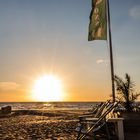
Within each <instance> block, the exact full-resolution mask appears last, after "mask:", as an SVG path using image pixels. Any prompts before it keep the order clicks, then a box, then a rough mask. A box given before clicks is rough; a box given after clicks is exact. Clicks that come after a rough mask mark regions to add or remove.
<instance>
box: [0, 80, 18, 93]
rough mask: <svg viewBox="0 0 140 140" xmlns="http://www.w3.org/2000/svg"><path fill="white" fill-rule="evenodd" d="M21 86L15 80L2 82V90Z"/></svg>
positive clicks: (0, 87) (0, 84)
mask: <svg viewBox="0 0 140 140" xmlns="http://www.w3.org/2000/svg"><path fill="white" fill-rule="evenodd" d="M18 87H19V84H17V83H15V82H0V90H4V91H9V90H15V89H17V88H18Z"/></svg>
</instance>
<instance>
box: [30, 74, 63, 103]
mask: <svg viewBox="0 0 140 140" xmlns="http://www.w3.org/2000/svg"><path fill="white" fill-rule="evenodd" d="M32 96H33V99H34V100H36V101H62V100H63V88H62V82H61V80H60V79H59V78H57V77H56V76H54V75H45V76H42V77H40V78H38V79H37V80H36V81H35V84H34V86H33V90H32Z"/></svg>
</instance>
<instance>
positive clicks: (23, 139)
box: [0, 110, 80, 140]
mask: <svg viewBox="0 0 140 140" xmlns="http://www.w3.org/2000/svg"><path fill="white" fill-rule="evenodd" d="M79 114H80V113H78V112H74V111H29V110H26V111H25V110H24V111H15V112H12V114H11V115H5V116H4V115H1V116H0V140H74V139H76V135H77V134H76V132H75V128H76V124H77V121H78V120H77V121H76V119H77V117H78V115H79Z"/></svg>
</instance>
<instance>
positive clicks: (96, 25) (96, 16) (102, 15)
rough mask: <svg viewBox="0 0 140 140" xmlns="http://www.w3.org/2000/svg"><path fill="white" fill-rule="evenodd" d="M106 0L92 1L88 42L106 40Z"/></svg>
mask: <svg viewBox="0 0 140 140" xmlns="http://www.w3.org/2000/svg"><path fill="white" fill-rule="evenodd" d="M106 14H107V12H106V0H92V10H91V13H90V24H89V35H88V41H92V40H107V15H106Z"/></svg>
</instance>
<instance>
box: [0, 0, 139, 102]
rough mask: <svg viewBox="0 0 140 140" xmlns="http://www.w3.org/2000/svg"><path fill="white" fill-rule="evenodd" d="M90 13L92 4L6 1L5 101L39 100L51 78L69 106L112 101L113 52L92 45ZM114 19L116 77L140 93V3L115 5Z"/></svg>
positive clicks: (0, 72) (0, 84)
mask: <svg viewBox="0 0 140 140" xmlns="http://www.w3.org/2000/svg"><path fill="white" fill-rule="evenodd" d="M90 11H91V0H0V102H4V101H16V102H18V101H38V100H37V99H36V100H34V99H33V98H32V90H33V87H34V85H35V81H36V80H37V79H38V78H39V77H42V76H45V75H50V74H51V75H54V76H56V77H57V78H58V79H59V80H60V81H61V83H62V86H63V96H64V97H63V101H97V100H98V101H102V100H106V99H108V98H109V96H110V94H111V80H110V79H111V78H110V61H109V49H108V45H107V42H106V41H90V42H88V25H89V15H90ZM110 14H111V28H112V42H113V54H114V69H115V74H117V75H118V76H120V77H122V78H123V77H124V74H125V73H128V74H129V75H130V76H131V77H132V80H133V81H134V82H135V85H136V86H135V90H136V92H140V27H139V26H140V0H110ZM46 86H47V85H46ZM40 96H41V94H40ZM46 101H48V100H47V99H46Z"/></svg>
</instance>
